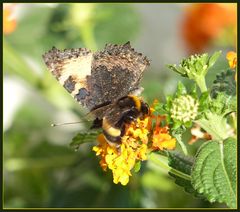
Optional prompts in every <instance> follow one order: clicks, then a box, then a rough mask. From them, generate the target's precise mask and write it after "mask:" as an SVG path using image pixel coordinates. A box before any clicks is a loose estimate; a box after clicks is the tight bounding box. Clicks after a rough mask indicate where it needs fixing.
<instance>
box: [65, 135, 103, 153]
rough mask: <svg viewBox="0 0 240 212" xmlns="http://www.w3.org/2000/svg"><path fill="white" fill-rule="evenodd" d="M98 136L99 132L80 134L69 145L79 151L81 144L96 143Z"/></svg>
mask: <svg viewBox="0 0 240 212" xmlns="http://www.w3.org/2000/svg"><path fill="white" fill-rule="evenodd" d="M98 134H99V131H97V130H96V131H89V132H81V133H78V134H77V135H75V136H74V137H73V139H72V142H71V143H70V144H69V145H70V147H72V148H74V149H75V150H78V148H79V146H80V145H81V144H84V143H88V142H93V141H95V140H96V137H97V135H98Z"/></svg>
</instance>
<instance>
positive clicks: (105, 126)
mask: <svg viewBox="0 0 240 212" xmlns="http://www.w3.org/2000/svg"><path fill="white" fill-rule="evenodd" d="M102 128H103V130H105V132H107V133H108V134H109V135H110V136H113V137H118V136H120V135H121V130H120V129H117V128H115V127H113V126H111V125H110V124H109V123H108V121H107V119H106V118H105V117H104V118H103V122H102Z"/></svg>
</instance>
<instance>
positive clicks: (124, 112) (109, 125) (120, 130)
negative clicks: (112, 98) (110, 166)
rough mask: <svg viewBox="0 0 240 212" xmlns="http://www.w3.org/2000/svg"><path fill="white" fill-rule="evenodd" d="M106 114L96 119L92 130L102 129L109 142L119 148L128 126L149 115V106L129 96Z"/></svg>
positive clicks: (135, 97) (115, 104)
mask: <svg viewBox="0 0 240 212" xmlns="http://www.w3.org/2000/svg"><path fill="white" fill-rule="evenodd" d="M93 113H94V111H93ZM105 114H106V116H104V117H103V118H102V119H99V118H96V119H95V120H94V122H93V125H92V127H91V128H100V127H101V128H102V129H103V135H104V137H105V139H106V140H107V142H108V143H109V144H110V145H111V146H115V147H116V148H119V146H120V144H121V138H122V136H123V135H124V134H125V132H126V127H127V125H128V124H131V123H132V122H134V121H136V119H137V118H140V119H142V118H144V117H145V116H146V115H148V114H149V106H148V104H147V103H145V102H144V101H142V100H141V99H140V98H138V97H137V96H132V95H128V96H124V97H122V98H120V99H118V100H117V101H116V103H114V104H113V105H111V106H109V108H107V111H106V113H105Z"/></svg>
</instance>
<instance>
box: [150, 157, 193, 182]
mask: <svg viewBox="0 0 240 212" xmlns="http://www.w3.org/2000/svg"><path fill="white" fill-rule="evenodd" d="M148 159H149V160H151V161H152V162H153V163H155V164H157V165H159V166H160V167H161V168H163V169H165V170H166V171H167V172H171V173H172V174H174V175H176V176H178V177H181V178H183V179H185V180H189V181H190V180H191V176H190V175H188V174H185V173H183V172H181V171H179V170H177V169H174V168H172V167H170V166H168V162H167V161H168V160H167V157H166V156H163V155H158V154H156V153H151V154H149V156H148Z"/></svg>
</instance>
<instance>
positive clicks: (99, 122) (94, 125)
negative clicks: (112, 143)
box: [90, 118, 102, 129]
mask: <svg viewBox="0 0 240 212" xmlns="http://www.w3.org/2000/svg"><path fill="white" fill-rule="evenodd" d="M100 127H102V119H98V118H96V119H95V120H94V121H93V123H92V126H91V127H90V129H97V128H100Z"/></svg>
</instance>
